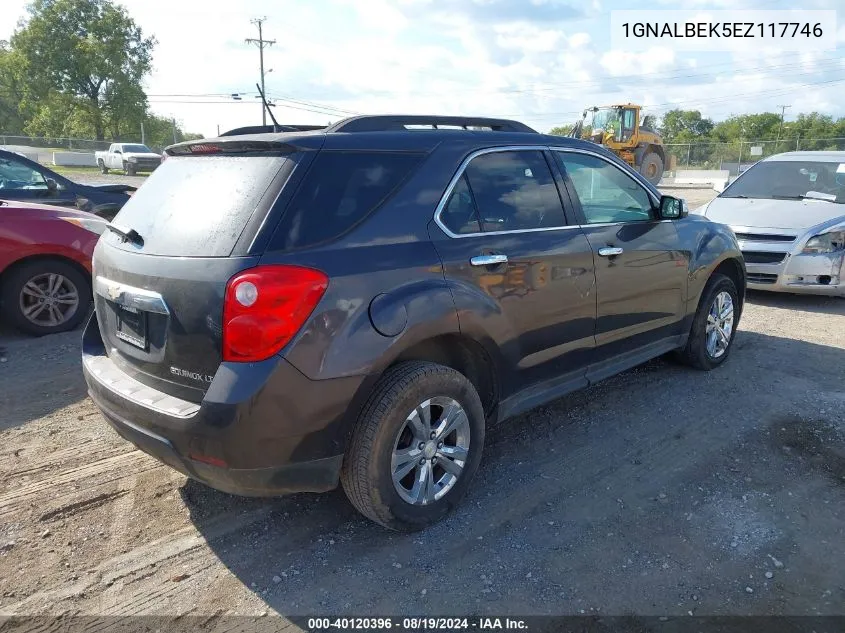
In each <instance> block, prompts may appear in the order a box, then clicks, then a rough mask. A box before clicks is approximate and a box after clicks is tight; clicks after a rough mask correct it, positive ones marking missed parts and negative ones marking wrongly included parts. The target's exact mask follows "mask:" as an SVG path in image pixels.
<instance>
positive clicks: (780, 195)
mask: <svg viewBox="0 0 845 633" xmlns="http://www.w3.org/2000/svg"><path fill="white" fill-rule="evenodd" d="M719 197H720V198H763V199H767V200H801V199H803V198H813V199H818V200H827V201H829V202H837V203H839V204H842V203H845V161H843V162H841V163H838V162H821V161H792V160H789V161H787V160H781V161H763V162H759V163H757V164H756V165H754V166H753V167H751V168H750V169H749V170H748V171H747V172H746V173H745V174H743V176H742V177H741V178H738V179H737V180H736V182H734V183H733V184H732V185H730V186H729V187H728V188H727V189H725V191H724V192H722V194H721V195H720V196H719Z"/></svg>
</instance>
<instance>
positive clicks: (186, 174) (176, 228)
mask: <svg viewBox="0 0 845 633" xmlns="http://www.w3.org/2000/svg"><path fill="white" fill-rule="evenodd" d="M286 160H289V159H288V158H285V157H284V156H249V157H247V156H185V157H182V156H178V157H171V158H168V159H167V160H166V161H164V163H162V165H161V167H159V168H158V169H156V170H155V171H154V172H153V174H152V175H151V176H150V177H149V178H148V179H147V182H145V183H144V184H143V186H141V187H139V188H138V191H136V192H135V194H134V195H133V196H132V197H131V198H130V199H129V201H128V202H127V203H126V204H125V205H124V206H123V208H122V209H121V210H120V213H118V214H117V216H116V217H115V219H114V223H115V224H116V225H118V226H121V227H125V228H127V229H135V230H136V231H137V232H138V233H139V234H140V235H141V238H142V239H143V240H144V246H143V252H144V253H146V254H148V255H169V256H183V257H225V256H227V255H229V254H230V253H231V252H232V249H233V248H234V247H235V244H236V243H237V241H238V238H239V237H240V235H241V233H242V232H243V230H244V228H245V227H246V225H247V222H248V221H249V219H250V217H251V216H252V214H253V213H254V212H255V209H256V207H257V206H258V204H259V202H260V201H261V199H262V197H263V196H264V194H265V192H267V189H268V187H269V186H270V184H271V182H272V181H273V179H274V178H275V177H276V175H277V174H278V173H279V170H280V169H281V168H282V166H283V165H284V164H285V161H286ZM111 243H112V244H113V245H115V246H117V247H118V248H127V249H131V250H134V247H133V246H132V245H131V244H127V245H122V244H120V243H119V241H118V240H114V241H113V242H111Z"/></svg>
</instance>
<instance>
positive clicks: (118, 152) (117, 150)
mask: <svg viewBox="0 0 845 633" xmlns="http://www.w3.org/2000/svg"><path fill="white" fill-rule="evenodd" d="M114 153H115V154H122V153H123V152H121V151H120V150H119V149H116V150H114Z"/></svg>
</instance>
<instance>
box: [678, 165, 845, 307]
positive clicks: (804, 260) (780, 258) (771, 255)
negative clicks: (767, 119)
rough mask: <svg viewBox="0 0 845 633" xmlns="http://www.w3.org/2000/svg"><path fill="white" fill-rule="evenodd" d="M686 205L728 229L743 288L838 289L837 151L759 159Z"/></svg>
mask: <svg viewBox="0 0 845 633" xmlns="http://www.w3.org/2000/svg"><path fill="white" fill-rule="evenodd" d="M693 213H697V214H699V215H704V216H706V217H707V218H708V219H710V220H713V221H714V222H721V223H723V224H727V225H729V226H730V227H731V228H732V229H733V231H734V233H735V234H736V237H737V240H738V241H739V246H740V248H741V249H742V252H743V255H744V256H745V267H746V270H747V273H748V287H749V288H753V289H756V290H774V291H777V292H794V293H810V294H822V295H837V296H842V297H845V266H843V260H845V152H788V153H786V154H778V155H776V156H771V157H769V158H766V159H764V160H761V161H760V162H758V163H757V164H755V165H754V166H753V167H751V168H749V169H748V170H747V171H746V172H745V173H743V174H742V175H741V176H740V177H739V178H737V179H736V180H735V181H734V182H733V183H731V184H730V185H729V186H728V187H727V188H726V189H725V190H724V191H722V193H720V194H719V195H718V196H717V197H716V198H714V199H713V200H711V201H710V202H708V203H707V204H705V205H704V206H703V207H700V208H698V209H696V210H695V211H693Z"/></svg>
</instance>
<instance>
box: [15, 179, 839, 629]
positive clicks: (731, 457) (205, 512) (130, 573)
mask: <svg viewBox="0 0 845 633" xmlns="http://www.w3.org/2000/svg"><path fill="white" fill-rule="evenodd" d="M687 197H688V199H689V198H691V196H689V195H688V196H687ZM702 201H703V200H702ZM690 203H691V204H693V201H692V200H690ZM78 339H79V333H78V332H72V333H68V334H64V335H55V336H51V337H45V338H41V339H27V338H24V337H21V336H17V335H13V334H11V333H8V332H5V333H3V334H2V336H0V345H2V346H5V348H6V356H5V360H4V362H2V363H0V411H2V412H3V415H2V422H0V613H2V614H36V613H39V614H43V613H48V614H59V613H81V614H97V615H117V614H119V615H133V614H160V615H177V614H201V615H204V616H208V620H207V621H208V622H213V621H214V619H215V617H216V616H219V615H222V614H225V613H242V614H252V615H259V614H262V613H265V612H269V613H271V614H272V613H279V614H281V615H287V616H292V615H314V614H347V615H349V614H360V615H374V614H395V615H407V614H410V613H416V614H420V613H427V614H452V615H455V614H468V613H473V614H481V615H483V614H491V613H494V614H502V613H512V614H521V615H529V614H579V613H589V614H595V613H601V614H605V615H628V614H638V615H684V614H688V613H693V614H696V615H712V614H730V615H733V614H743V615H744V614H789V615H819V614H821V615H828V614H840V615H845V569H843V557H842V543H843V542H845V511H843V508H845V416H843V415H842V411H843V405H845V301H843V300H840V299H827V298H807V297H804V298H802V297H793V296H782V295H764V294H758V293H752V294H750V295H749V297H748V304H747V309H746V312H745V314H744V315H743V318H742V323H741V326H740V331H739V333H738V335H737V340H736V344H735V348H734V350H733V353H732V356H731V358H730V359H729V360H728V362H727V363H726V364H725V365H724V366H722V367H721V368H719V369H718V370H716V371H713V372H710V373H702V372H697V371H694V370H690V369H687V368H684V367H681V366H678V365H676V364H674V363H673V362H672V361H670V360H665V359H658V360H655V361H652V362H650V363H648V364H646V365H643V366H641V367H638V368H636V369H634V370H631V371H628V372H626V373H624V374H622V375H620V376H617V377H615V378H612V379H609V380H607V381H605V382H603V383H601V384H599V385H597V386H595V387H592V388H590V389H587V390H584V391H581V392H578V393H575V394H573V395H571V396H569V397H566V398H563V399H561V400H558V401H556V402H555V403H553V404H551V405H549V406H546V407H542V408H540V409H537V410H535V411H532V412H530V413H528V414H526V415H523V416H521V417H519V418H517V419H514V420H512V421H510V422H509V423H507V424H505V425H502V426H500V427H497V428H495V429H492V430H491V431H490V433H489V435H488V444H487V446H486V448H485V456H484V460H483V462H482V466H481V468H480V471H479V473H478V476H477V479H476V481H475V482H474V485H473V486H472V488H471V491H470V493H469V495H468V497H467V499H466V500H465V502H464V504H463V506H461V508H459V509H458V511H457V512H456V513H454V514H453V515H452V516H451V517H449V518H448V519H447V520H446V521H445V522H443V523H441V524H439V525H436V526H434V527H432V528H430V529H428V530H427V531H425V532H423V533H419V534H413V535H399V534H394V533H389V532H386V531H385V530H383V529H382V528H380V527H378V526H376V525H374V524H372V523H369V522H368V521H366V520H364V519H362V518H361V517H359V516H358V515H357V514H356V512H355V511H354V510H353V509H352V507H351V506H350V505H349V503H348V502H347V501H346V500H345V498H344V496H343V494H342V492H340V491H337V492H334V493H330V494H327V495H297V496H293V497H288V498H283V499H271V500H265V499H243V498H237V497H232V496H229V495H225V494H222V493H218V492H215V491H213V490H210V489H208V488H205V487H204V486H202V485H200V484H196V483H193V482H190V481H187V480H186V479H185V478H184V477H182V476H181V475H179V474H178V473H175V472H174V471H172V470H170V469H168V468H167V467H165V466H162V465H160V464H159V463H158V462H156V461H155V460H153V459H151V458H149V457H147V456H146V455H144V454H142V453H140V452H138V451H135V450H132V447H131V446H130V445H128V444H127V443H125V442H124V441H122V440H121V439H120V438H119V437H117V435H116V434H114V433H113V432H112V431H111V430H110V429H109V427H108V426H107V425H106V424H105V422H104V421H103V419H102V418H101V417H100V415H99V414H98V413H97V410H96V409H95V408H94V406H93V405H92V404H91V402H90V401H89V400H88V399H87V397H86V395H85V388H84V383H83V380H82V376H81V373H80V368H79V345H78ZM209 626H210V625H209Z"/></svg>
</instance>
